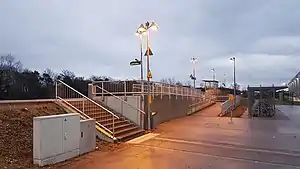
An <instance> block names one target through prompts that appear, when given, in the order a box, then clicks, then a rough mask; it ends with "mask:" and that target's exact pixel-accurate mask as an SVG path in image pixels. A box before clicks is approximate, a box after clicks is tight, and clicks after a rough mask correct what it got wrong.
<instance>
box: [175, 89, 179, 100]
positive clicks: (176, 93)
mask: <svg viewBox="0 0 300 169" xmlns="http://www.w3.org/2000/svg"><path fill="white" fill-rule="evenodd" d="M177 90H178V86H175V95H176V100H177V97H178V92H177Z"/></svg>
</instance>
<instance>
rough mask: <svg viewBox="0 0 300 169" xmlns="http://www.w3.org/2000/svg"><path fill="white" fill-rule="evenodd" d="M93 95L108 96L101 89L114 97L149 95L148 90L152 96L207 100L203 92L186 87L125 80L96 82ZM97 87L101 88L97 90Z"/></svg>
mask: <svg viewBox="0 0 300 169" xmlns="http://www.w3.org/2000/svg"><path fill="white" fill-rule="evenodd" d="M92 84H93V93H94V94H96V95H98V96H99V95H102V96H103V95H107V92H105V91H104V90H101V88H103V89H105V90H106V91H109V92H110V93H112V94H114V95H122V96H129V95H147V93H148V90H149V91H150V94H151V95H152V96H161V97H163V96H165V95H168V96H169V97H171V96H176V97H180V96H181V97H182V98H185V97H186V98H189V97H192V98H205V95H204V93H203V92H202V91H201V90H198V89H195V88H191V87H185V86H180V85H171V84H165V83H161V82H150V85H149V87H148V84H147V81H141V80H125V81H94V82H92ZM96 86H99V88H97V87H96Z"/></svg>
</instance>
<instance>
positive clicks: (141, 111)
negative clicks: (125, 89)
mask: <svg viewBox="0 0 300 169" xmlns="http://www.w3.org/2000/svg"><path fill="white" fill-rule="evenodd" d="M96 87H97V88H99V89H101V90H102V91H104V92H106V93H108V94H110V95H111V96H113V97H114V98H116V99H118V100H120V101H122V102H123V103H125V104H127V105H128V106H129V107H131V108H133V109H136V110H137V111H139V112H140V113H142V114H146V113H145V112H144V111H143V110H141V109H139V108H137V107H134V106H132V105H131V104H129V103H128V102H127V101H125V100H123V99H121V98H120V97H118V96H116V95H114V94H112V93H111V92H109V91H107V90H105V89H103V88H102V87H100V86H98V85H96ZM93 94H94V93H93Z"/></svg>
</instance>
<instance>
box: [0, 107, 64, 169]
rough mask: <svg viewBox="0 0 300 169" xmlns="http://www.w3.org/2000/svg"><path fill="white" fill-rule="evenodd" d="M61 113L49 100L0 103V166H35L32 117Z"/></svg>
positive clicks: (22, 168) (9, 168)
mask: <svg viewBox="0 0 300 169" xmlns="http://www.w3.org/2000/svg"><path fill="white" fill-rule="evenodd" d="M63 113H64V111H63V109H62V108H60V107H59V106H57V105H56V104H55V103H51V102H49V103H27V104H25V103H22V104H20V103H19V104H0V133H1V134H0V168H1V169H30V168H37V167H36V166H34V165H33V162H32V161H33V160H32V156H33V153H32V147H33V145H32V130H33V127H32V126H33V117H36V116H45V115H54V114H63Z"/></svg>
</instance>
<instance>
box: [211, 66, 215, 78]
mask: <svg viewBox="0 0 300 169" xmlns="http://www.w3.org/2000/svg"><path fill="white" fill-rule="evenodd" d="M211 72H212V77H213V79H212V80H215V79H216V74H215V72H216V70H215V68H212V69H211Z"/></svg>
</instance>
